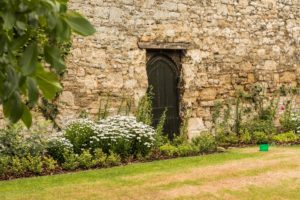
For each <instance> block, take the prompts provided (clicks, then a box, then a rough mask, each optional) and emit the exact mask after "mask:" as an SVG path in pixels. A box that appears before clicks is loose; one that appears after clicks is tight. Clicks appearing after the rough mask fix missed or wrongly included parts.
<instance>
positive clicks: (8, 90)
mask: <svg viewBox="0 0 300 200" xmlns="http://www.w3.org/2000/svg"><path fill="white" fill-rule="evenodd" d="M6 73H7V74H6V75H7V78H6V81H5V82H4V88H5V90H4V96H3V98H4V101H6V100H7V99H8V98H10V96H11V95H12V94H13V93H14V92H15V91H16V90H17V88H18V86H19V81H20V77H19V75H18V73H17V72H16V70H15V69H14V68H13V67H11V66H7V68H6Z"/></svg>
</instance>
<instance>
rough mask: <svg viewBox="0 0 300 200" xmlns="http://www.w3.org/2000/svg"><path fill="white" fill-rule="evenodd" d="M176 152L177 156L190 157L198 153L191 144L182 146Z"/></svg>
mask: <svg viewBox="0 0 300 200" xmlns="http://www.w3.org/2000/svg"><path fill="white" fill-rule="evenodd" d="M177 152H178V155H179V156H192V155H196V154H197V153H199V150H198V148H197V147H196V146H194V145H192V144H182V145H179V146H178V147H177Z"/></svg>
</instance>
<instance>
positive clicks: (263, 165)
mask: <svg viewBox="0 0 300 200" xmlns="http://www.w3.org/2000/svg"><path fill="white" fill-rule="evenodd" d="M286 179H300V152H299V150H298V149H295V150H289V151H279V152H274V153H270V154H266V156H265V157H264V159H261V160H252V159H246V160H241V161H235V162H231V163H228V164H225V165H221V166H213V167H204V168H200V169H193V170H191V171H189V172H186V173H183V174H177V175H174V176H169V177H168V178H167V179H164V180H162V181H158V180H157V181H155V184H158V185H162V184H165V185H166V184H170V183H171V182H174V181H176V182H184V181H185V182H186V184H183V185H181V186H179V187H176V188H173V189H171V190H165V191H160V194H159V195H158V196H159V198H156V199H175V198H177V197H184V196H198V195H200V194H201V193H211V194H216V193H217V192H218V191H222V190H226V189H230V190H238V189H241V188H246V187H248V186H251V185H255V186H261V187H262V186H268V185H276V184H278V183H279V182H281V181H283V180H286ZM187 180H189V181H187ZM191 180H192V181H191ZM197 180H198V181H199V182H197ZM201 180H202V181H201ZM189 182H190V183H191V182H194V183H195V184H194V185H191V184H188V183H189ZM299 198H300V197H299Z"/></svg>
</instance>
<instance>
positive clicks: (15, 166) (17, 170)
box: [9, 157, 28, 177]
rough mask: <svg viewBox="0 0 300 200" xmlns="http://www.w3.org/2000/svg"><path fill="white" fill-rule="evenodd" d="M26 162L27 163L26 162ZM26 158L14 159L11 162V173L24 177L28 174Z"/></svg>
mask: <svg viewBox="0 0 300 200" xmlns="http://www.w3.org/2000/svg"><path fill="white" fill-rule="evenodd" d="M24 161H25V162H24ZM27 163H28V162H27V160H26V158H23V159H20V158H18V157H13V158H12V160H11V166H10V171H9V173H11V174H13V175H14V176H17V177H18V176H22V175H24V173H25V172H26V168H27V166H28V164H27Z"/></svg>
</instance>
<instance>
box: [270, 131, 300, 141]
mask: <svg viewBox="0 0 300 200" xmlns="http://www.w3.org/2000/svg"><path fill="white" fill-rule="evenodd" d="M272 139H273V141H274V142H276V143H279V144H284V143H294V142H297V141H298V139H299V137H298V135H296V134H295V133H294V132H293V131H288V132H285V133H281V134H278V135H275V136H273V138H272Z"/></svg>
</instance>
